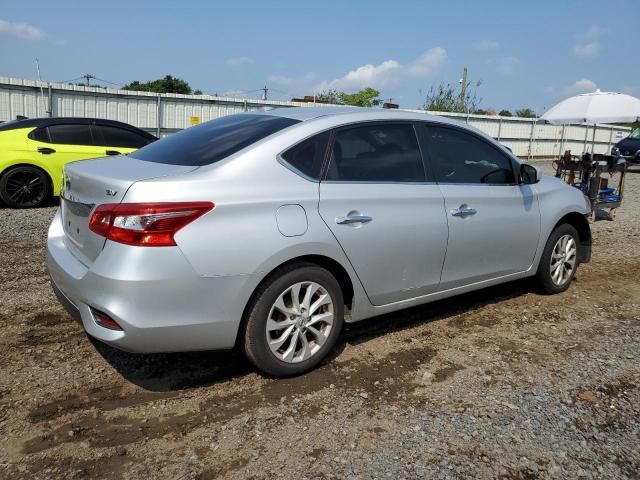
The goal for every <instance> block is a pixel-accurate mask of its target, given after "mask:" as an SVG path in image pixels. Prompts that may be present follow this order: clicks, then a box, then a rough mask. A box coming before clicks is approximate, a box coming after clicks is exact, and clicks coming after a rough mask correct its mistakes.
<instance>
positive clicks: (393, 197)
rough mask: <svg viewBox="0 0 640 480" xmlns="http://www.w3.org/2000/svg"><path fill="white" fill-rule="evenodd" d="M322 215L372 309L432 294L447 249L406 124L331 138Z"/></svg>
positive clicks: (436, 201) (434, 197) (440, 208)
mask: <svg viewBox="0 0 640 480" xmlns="http://www.w3.org/2000/svg"><path fill="white" fill-rule="evenodd" d="M330 149H331V155H330V160H329V164H328V167H327V171H326V174H325V178H324V180H323V181H321V183H320V204H319V210H320V215H321V216H322V219H323V220H324V222H325V223H326V224H327V226H328V227H329V228H330V229H331V231H332V232H333V234H334V236H335V237H336V239H337V240H338V242H339V244H340V246H341V247H342V249H343V250H344V252H345V254H346V255H347V257H348V258H349V261H350V262H351V264H352V265H353V267H354V269H355V271H356V273H357V274H358V277H359V278H360V280H361V282H362V284H363V286H364V288H365V290H366V292H367V295H368V296H369V299H370V300H371V302H372V303H373V304H374V305H384V304H388V303H392V302H396V301H400V300H405V299H409V298H413V297H417V296H420V295H424V294H427V293H430V292H433V291H435V290H436V289H437V288H438V284H439V282H440V273H441V270H442V262H443V260H444V254H445V249H446V243H447V220H446V217H445V213H444V205H443V198H442V195H441V193H440V190H439V189H438V186H437V185H436V184H435V183H433V182H430V181H429V180H430V179H429V178H428V177H427V175H426V174H425V171H424V165H423V162H422V158H421V153H420V148H419V145H418V142H417V138H416V135H415V130H414V127H413V125H412V124H411V123H379V122H375V123H364V124H357V125H354V126H349V127H345V128H340V129H338V130H336V131H335V133H334V135H333V141H332V144H331V147H330Z"/></svg>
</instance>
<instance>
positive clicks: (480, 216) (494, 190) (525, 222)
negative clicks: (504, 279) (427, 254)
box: [419, 124, 540, 290]
mask: <svg viewBox="0 0 640 480" xmlns="http://www.w3.org/2000/svg"><path fill="white" fill-rule="evenodd" d="M419 134H420V139H421V144H422V145H423V151H425V152H426V157H427V158H428V160H429V165H430V166H431V168H432V170H433V175H434V177H435V179H436V181H437V182H438V185H439V187H440V190H441V191H442V194H443V195H444V200H445V207H446V213H447V220H448V224H449V242H448V246H447V254H446V259H445V262H444V268H443V270H442V283H441V286H440V288H441V289H442V290H445V289H448V288H455V287H459V286H462V285H467V284H470V283H474V282H478V281H483V280H488V279H491V278H496V277H500V276H504V275H508V274H512V273H517V272H523V271H525V270H527V269H528V268H529V267H530V266H531V264H532V263H533V259H534V256H535V253H536V248H537V245H538V237H539V235H540V209H539V206H538V201H537V198H536V197H535V193H534V191H533V189H532V187H531V186H530V185H520V184H519V182H518V178H517V175H516V173H515V171H514V162H512V160H511V159H510V158H509V157H508V156H507V155H506V153H504V152H502V151H501V150H500V149H499V148H498V147H496V146H494V145H492V144H490V143H489V142H488V141H487V140H485V139H483V138H481V137H480V136H479V135H475V134H472V133H471V132H466V131H464V130H462V129H460V128H455V127H444V126H436V125H427V124H422V125H420V127H419Z"/></svg>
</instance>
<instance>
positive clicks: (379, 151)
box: [326, 124, 425, 182]
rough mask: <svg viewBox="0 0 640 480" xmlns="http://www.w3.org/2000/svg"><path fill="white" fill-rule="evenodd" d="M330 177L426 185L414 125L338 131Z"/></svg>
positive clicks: (329, 171) (362, 127)
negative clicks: (421, 183)
mask: <svg viewBox="0 0 640 480" xmlns="http://www.w3.org/2000/svg"><path fill="white" fill-rule="evenodd" d="M326 178H327V180H340V181H363V182H424V181H425V173H424V167H423V165H422V157H421V155H420V148H419V147H418V141H417V139H416V136H415V132H414V129H413V126H412V125H410V124H396V125H393V124H372V125H366V126H361V127H352V128H345V129H341V130H338V131H337V132H336V135H335V141H334V143H333V149H332V155H331V161H330V163H329V168H328V170H327V177H326Z"/></svg>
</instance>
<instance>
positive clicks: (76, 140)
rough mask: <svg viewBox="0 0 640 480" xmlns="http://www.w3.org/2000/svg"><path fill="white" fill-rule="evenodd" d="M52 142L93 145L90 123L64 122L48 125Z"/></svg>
mask: <svg viewBox="0 0 640 480" xmlns="http://www.w3.org/2000/svg"><path fill="white" fill-rule="evenodd" d="M47 129H48V130H49V137H50V138H51V143H61V144H66V145H93V139H92V137H91V130H90V128H89V125H88V124H87V125H82V124H73V123H69V124H64V125H51V126H49V127H47Z"/></svg>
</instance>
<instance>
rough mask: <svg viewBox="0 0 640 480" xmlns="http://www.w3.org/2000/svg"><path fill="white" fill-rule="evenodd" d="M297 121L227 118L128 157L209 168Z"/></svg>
mask: <svg viewBox="0 0 640 480" xmlns="http://www.w3.org/2000/svg"><path fill="white" fill-rule="evenodd" d="M299 122H300V121H299V120H292V119H291V118H285V117H274V116H271V115H246V114H239V115H229V116H226V117H222V118H219V119H217V120H212V121H210V122H206V123H203V124H202V125H198V126H196V127H191V128H187V129H186V130H183V131H181V132H178V133H174V134H173V135H170V136H168V137H165V138H163V139H162V140H158V141H157V142H154V143H151V144H149V145H147V146H146V147H142V148H141V149H140V150H137V151H135V152H133V153H131V154H130V155H129V156H131V157H134V158H137V159H139V160H145V161H147V162H155V163H167V164H170V165H191V166H202V165H210V164H212V163H215V162H217V161H219V160H222V159H224V158H226V157H228V156H230V155H233V154H234V153H236V152H237V151H239V150H242V149H243V148H245V147H248V146H249V145H251V144H253V143H256V142H257V141H259V140H262V139H263V138H265V137H268V136H269V135H271V134H273V133H275V132H277V131H279V130H282V129H284V128H287V127H289V126H291V125H294V124H296V123H299Z"/></svg>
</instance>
